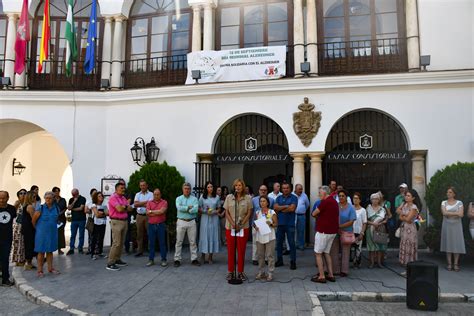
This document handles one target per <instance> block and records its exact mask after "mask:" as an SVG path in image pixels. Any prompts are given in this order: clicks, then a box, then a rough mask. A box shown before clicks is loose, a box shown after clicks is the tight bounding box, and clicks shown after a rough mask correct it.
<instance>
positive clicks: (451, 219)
mask: <svg viewBox="0 0 474 316" xmlns="http://www.w3.org/2000/svg"><path fill="white" fill-rule="evenodd" d="M446 196H447V197H448V199H447V200H445V201H443V202H441V213H442V214H443V224H442V227H441V249H440V250H441V251H442V252H446V259H447V261H448V266H447V267H446V269H447V270H448V271H451V270H453V269H454V271H456V272H458V271H460V268H459V256H460V255H461V254H465V253H466V246H465V244H464V234H463V229H462V218H463V216H464V206H463V204H462V201H459V200H456V191H455V189H454V188H453V187H449V188H448V190H447V192H446ZM452 259H454V265H453V261H452Z"/></svg>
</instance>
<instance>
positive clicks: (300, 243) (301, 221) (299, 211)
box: [295, 184, 309, 250]
mask: <svg viewBox="0 0 474 316" xmlns="http://www.w3.org/2000/svg"><path fill="white" fill-rule="evenodd" d="M295 194H296V196H297V197H298V206H297V207H296V241H297V247H296V248H297V249H299V250H304V231H305V227H306V211H307V210H308V208H309V199H308V196H307V195H306V193H304V192H303V186H302V185H301V184H297V185H295Z"/></svg>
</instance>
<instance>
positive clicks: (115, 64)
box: [110, 16, 124, 90]
mask: <svg viewBox="0 0 474 316" xmlns="http://www.w3.org/2000/svg"><path fill="white" fill-rule="evenodd" d="M114 19H115V26H114V41H113V43H112V79H111V82H110V87H111V89H112V90H119V89H120V88H122V39H123V25H122V23H123V20H124V17H122V16H117V17H114Z"/></svg>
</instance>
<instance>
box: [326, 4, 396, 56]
mask: <svg viewBox="0 0 474 316" xmlns="http://www.w3.org/2000/svg"><path fill="white" fill-rule="evenodd" d="M403 3H404V2H403V1H402V0H319V1H318V6H317V7H318V16H319V17H320V19H318V31H319V35H318V37H319V42H323V43H324V48H325V57H328V58H344V57H348V56H352V57H370V56H372V55H375V54H377V55H379V56H381V55H392V54H399V53H400V52H399V50H400V48H399V38H401V37H403V34H404V27H403V25H404V23H402V22H403V18H404V17H403V12H404V11H403Z"/></svg>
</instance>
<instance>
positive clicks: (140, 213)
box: [133, 180, 153, 257]
mask: <svg viewBox="0 0 474 316" xmlns="http://www.w3.org/2000/svg"><path fill="white" fill-rule="evenodd" d="M151 200H153V193H152V192H150V191H148V184H147V183H146V181H145V180H140V192H138V193H137V194H136V195H135V199H134V202H133V206H134V207H135V208H136V209H137V246H138V250H137V254H136V255H135V257H140V256H142V255H143V240H144V238H145V232H147V225H148V223H147V217H146V204H147V203H148V201H151Z"/></svg>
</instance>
